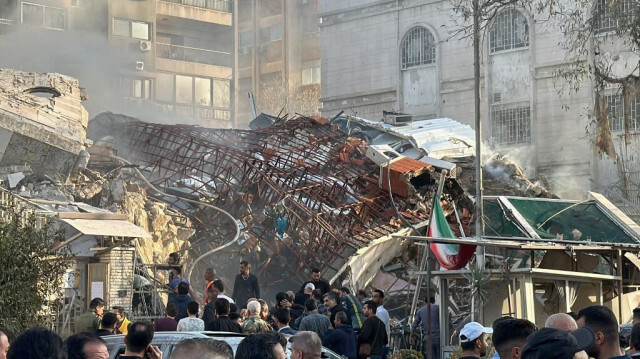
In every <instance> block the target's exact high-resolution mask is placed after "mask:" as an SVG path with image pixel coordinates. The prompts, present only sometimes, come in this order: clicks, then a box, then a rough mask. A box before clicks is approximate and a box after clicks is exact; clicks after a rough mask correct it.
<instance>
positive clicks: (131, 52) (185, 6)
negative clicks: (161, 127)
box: [0, 0, 234, 128]
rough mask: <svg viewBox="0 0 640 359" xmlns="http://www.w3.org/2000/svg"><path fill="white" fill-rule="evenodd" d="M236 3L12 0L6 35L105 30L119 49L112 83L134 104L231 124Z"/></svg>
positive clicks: (5, 9) (2, 30)
mask: <svg viewBox="0 0 640 359" xmlns="http://www.w3.org/2000/svg"><path fill="white" fill-rule="evenodd" d="M232 10H233V4H232V1H231V0H29V1H22V0H11V1H9V2H7V3H5V5H3V6H0V36H12V34H14V33H15V32H17V31H25V30H26V31H40V30H41V31H49V32H68V33H70V34H71V33H74V32H76V33H77V32H86V31H91V32H92V33H98V34H99V35H100V36H104V37H106V38H107V40H108V41H107V44H108V47H109V48H110V49H109V50H110V51H112V52H117V53H118V56H117V62H118V64H117V72H118V75H117V76H113V78H111V79H110V81H111V82H112V83H111V84H109V85H110V86H111V89H112V92H116V93H118V94H120V95H121V96H122V97H123V98H124V99H126V103H127V104H128V105H131V106H133V107H134V108H140V109H145V108H148V109H150V110H153V111H155V113H162V114H164V115H166V117H167V118H169V119H171V118H174V119H175V122H176V123H188V124H198V125H202V126H207V127H218V128H231V127H233V99H232V96H231V95H232V91H231V88H232V78H233V38H234V36H233V34H234V31H233V15H232ZM43 56H46V54H43ZM0 63H1V61H0ZM36 70H37V69H36ZM101 70H102V69H100V68H96V69H95V71H101ZM80 81H81V83H82V78H80ZM89 93H90V94H91V89H89ZM91 115H96V114H91ZM149 120H152V119H149Z"/></svg>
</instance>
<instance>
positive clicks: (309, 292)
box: [293, 282, 316, 306]
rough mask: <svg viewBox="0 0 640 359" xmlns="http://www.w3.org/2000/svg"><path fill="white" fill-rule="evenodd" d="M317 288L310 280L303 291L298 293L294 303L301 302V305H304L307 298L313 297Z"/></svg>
mask: <svg viewBox="0 0 640 359" xmlns="http://www.w3.org/2000/svg"><path fill="white" fill-rule="evenodd" d="M315 289H316V286H315V285H313V283H311V282H309V283H307V284H305V285H304V290H303V292H302V293H298V294H296V296H295V299H294V301H293V303H295V304H300V305H302V306H304V302H306V301H307V299H309V298H311V297H312V296H313V291H314V290H315Z"/></svg>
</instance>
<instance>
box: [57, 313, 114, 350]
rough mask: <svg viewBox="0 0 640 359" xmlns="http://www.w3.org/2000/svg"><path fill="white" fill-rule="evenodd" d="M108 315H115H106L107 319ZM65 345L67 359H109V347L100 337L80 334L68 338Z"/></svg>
mask: <svg viewBox="0 0 640 359" xmlns="http://www.w3.org/2000/svg"><path fill="white" fill-rule="evenodd" d="M107 314H113V313H106V314H105V317H106V316H107ZM114 318H115V315H114ZM114 324H115V322H114ZM64 344H65V346H66V347H67V359H109V351H108V350H107V345H106V344H105V342H104V340H102V339H101V338H100V337H99V336H95V335H92V334H89V333H78V334H74V335H72V336H70V337H69V338H67V340H65V342H64Z"/></svg>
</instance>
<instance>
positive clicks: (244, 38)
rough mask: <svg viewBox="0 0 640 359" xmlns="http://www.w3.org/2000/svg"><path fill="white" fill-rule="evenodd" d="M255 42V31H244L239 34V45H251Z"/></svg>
mask: <svg viewBox="0 0 640 359" xmlns="http://www.w3.org/2000/svg"><path fill="white" fill-rule="evenodd" d="M252 43H253V31H244V32H241V33H240V34H239V35H238V46H239V47H245V46H251V44H252Z"/></svg>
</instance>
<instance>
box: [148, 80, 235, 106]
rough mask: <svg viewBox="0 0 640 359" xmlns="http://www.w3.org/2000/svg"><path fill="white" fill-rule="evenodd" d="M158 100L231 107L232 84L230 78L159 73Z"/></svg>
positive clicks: (157, 84)
mask: <svg viewBox="0 0 640 359" xmlns="http://www.w3.org/2000/svg"><path fill="white" fill-rule="evenodd" d="M155 82H156V100H158V101H162V102H171V103H177V104H181V105H195V106H200V107H215V108H220V109H229V108H230V107H231V85H230V82H229V81H228V80H221V79H211V78H206V77H197V76H186V75H174V74H166V73H158V74H157V77H156V81H155Z"/></svg>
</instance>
